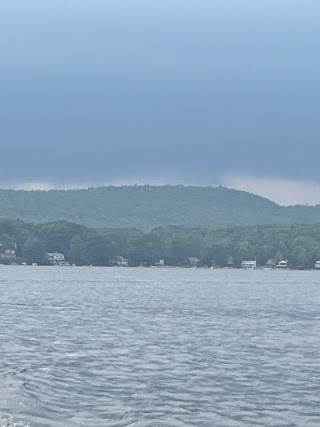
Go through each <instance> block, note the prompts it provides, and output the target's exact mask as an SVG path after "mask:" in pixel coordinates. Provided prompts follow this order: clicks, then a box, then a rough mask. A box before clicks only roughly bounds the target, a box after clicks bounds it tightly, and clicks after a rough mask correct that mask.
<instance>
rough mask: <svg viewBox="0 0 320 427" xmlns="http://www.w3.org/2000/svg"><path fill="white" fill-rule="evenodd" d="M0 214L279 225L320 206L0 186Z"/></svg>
mask: <svg viewBox="0 0 320 427" xmlns="http://www.w3.org/2000/svg"><path fill="white" fill-rule="evenodd" d="M0 217H5V218H11V219H17V218H19V219H22V220H25V221H31V222H36V223H39V222H48V221H55V220H61V219H63V220H67V221H72V222H76V223H81V224H85V225H88V226H91V227H136V228H141V229H151V228H153V227H157V226H162V225H167V224H173V225H192V226H213V225H223V224H244V225H245V224H247V225H250V224H273V223H274V224H281V223H294V222H299V223H315V222H320V206H315V207H309V206H292V207H282V206H279V205H277V204H276V203H273V202H270V201H269V200H267V199H265V198H263V197H259V196H255V195H253V194H250V193H246V192H243V191H237V190H230V189H227V188H223V187H217V188H213V187H185V186H169V185H168V186H148V185H146V186H122V187H112V186H109V187H99V188H89V189H82V190H50V191H21V190H19V191H15V190H0Z"/></svg>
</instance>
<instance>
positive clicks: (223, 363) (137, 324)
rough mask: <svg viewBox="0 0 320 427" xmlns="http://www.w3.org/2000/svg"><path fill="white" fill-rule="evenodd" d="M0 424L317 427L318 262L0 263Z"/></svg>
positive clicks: (319, 367)
mask: <svg viewBox="0 0 320 427" xmlns="http://www.w3.org/2000/svg"><path fill="white" fill-rule="evenodd" d="M0 305H1V307H0V325H1V328H0V350H1V358H0V383H1V387H0V427H3V426H6V427H7V426H10V427H11V426H19V427H20V426H21V427H25V426H30V427H74V426H86V427H100V426H101V427H106V426H136V427H147V426H150V427H157V426H159V427H160V426H164V427H171V426H172V427H178V426H228V427H232V426H236V427H240V426H243V427H244V426H246V427H247V426H268V427H274V426H301V427H305V426H317V427H318V426H319V425H320V352H319V348H320V347H319V344H320V343H319V340H320V273H319V272H293V271H239V270H236V271H233V270H197V269H188V270H184V269H166V268H164V269H157V268H150V269H147V268H136V269H131V268H127V269H126V268H73V267H70V268H68V267H51V268H50V267H4V266H0Z"/></svg>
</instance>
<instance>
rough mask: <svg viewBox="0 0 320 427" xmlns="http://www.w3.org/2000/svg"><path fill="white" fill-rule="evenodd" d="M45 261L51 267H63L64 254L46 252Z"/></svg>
mask: <svg viewBox="0 0 320 427" xmlns="http://www.w3.org/2000/svg"><path fill="white" fill-rule="evenodd" d="M47 259H48V262H49V264H51V265H63V264H65V262H66V260H65V257H64V254H63V253H61V252H48V253H47Z"/></svg>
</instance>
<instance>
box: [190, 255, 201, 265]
mask: <svg viewBox="0 0 320 427" xmlns="http://www.w3.org/2000/svg"><path fill="white" fill-rule="evenodd" d="M189 263H190V265H191V267H199V266H200V260H199V258H197V257H196V256H191V257H189Z"/></svg>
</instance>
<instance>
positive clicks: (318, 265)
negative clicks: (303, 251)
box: [314, 261, 320, 270]
mask: <svg viewBox="0 0 320 427" xmlns="http://www.w3.org/2000/svg"><path fill="white" fill-rule="evenodd" d="M314 268H315V269H316V270H320V261H316V263H315V265H314Z"/></svg>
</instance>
